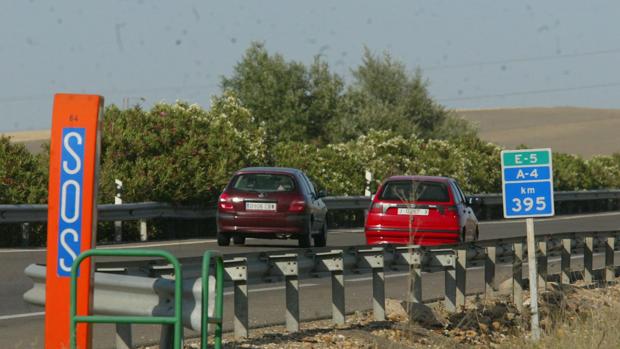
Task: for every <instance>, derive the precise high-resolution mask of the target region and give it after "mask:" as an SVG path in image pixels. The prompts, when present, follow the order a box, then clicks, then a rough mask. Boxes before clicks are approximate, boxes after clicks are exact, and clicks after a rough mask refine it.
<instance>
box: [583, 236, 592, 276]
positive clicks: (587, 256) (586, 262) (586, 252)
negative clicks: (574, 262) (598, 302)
mask: <svg viewBox="0 0 620 349" xmlns="http://www.w3.org/2000/svg"><path fill="white" fill-rule="evenodd" d="M593 254H594V237H593V236H592V233H588V234H587V235H586V237H585V243H584V244H583V267H584V270H585V274H584V281H585V282H586V285H590V284H592V282H593V281H594V256H593Z"/></svg>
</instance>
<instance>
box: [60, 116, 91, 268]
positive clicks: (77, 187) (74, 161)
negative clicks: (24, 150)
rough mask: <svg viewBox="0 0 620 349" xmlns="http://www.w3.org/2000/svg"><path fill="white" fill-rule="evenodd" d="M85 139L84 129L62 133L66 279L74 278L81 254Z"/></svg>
mask: <svg viewBox="0 0 620 349" xmlns="http://www.w3.org/2000/svg"><path fill="white" fill-rule="evenodd" d="M84 136H85V129H84V128H64V129H63V130H62V145H61V149H62V154H61V163H60V195H59V200H60V202H59V206H58V207H60V219H59V223H58V232H59V234H58V269H57V272H58V276H64V277H68V276H70V275H71V266H72V265H73V261H75V259H76V258H77V256H78V255H79V254H80V245H81V237H82V185H83V180H84V170H83V162H84Z"/></svg>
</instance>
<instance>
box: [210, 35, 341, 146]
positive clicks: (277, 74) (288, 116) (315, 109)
mask: <svg viewBox="0 0 620 349" xmlns="http://www.w3.org/2000/svg"><path fill="white" fill-rule="evenodd" d="M343 86H344V83H343V81H342V79H341V78H340V77H339V76H338V75H336V74H332V73H330V71H329V66H328V65H327V63H326V62H324V61H322V60H321V59H320V57H318V56H317V57H315V58H314V61H313V63H312V64H311V65H310V67H309V68H308V67H306V66H305V65H304V64H302V63H300V62H295V61H286V60H285V59H284V57H282V55H280V54H274V55H270V54H269V53H268V52H267V50H266V49H265V46H264V44H261V43H252V45H251V46H250V47H249V48H248V49H247V50H246V52H245V55H244V56H243V58H242V60H241V61H240V62H239V63H237V65H236V66H235V68H234V73H233V75H232V76H231V77H230V78H226V77H225V78H223V79H222V89H223V90H224V91H232V92H233V93H234V94H235V95H236V96H238V98H239V99H240V100H241V102H242V104H243V106H244V107H246V108H248V109H249V110H250V111H251V113H252V115H253V116H254V117H255V118H256V120H257V121H258V122H260V123H264V124H265V128H266V130H267V132H268V139H269V141H270V143H275V142H278V141H291V140H292V141H312V142H315V143H321V142H324V140H325V139H326V138H327V131H328V130H327V129H326V126H327V123H328V122H329V121H330V120H331V119H333V118H334V117H335V116H336V115H337V113H338V111H339V103H340V99H341V95H342V91H343Z"/></svg>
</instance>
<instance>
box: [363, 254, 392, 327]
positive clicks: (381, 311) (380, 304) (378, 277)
mask: <svg viewBox="0 0 620 349" xmlns="http://www.w3.org/2000/svg"><path fill="white" fill-rule="evenodd" d="M357 256H358V263H357V266H358V267H360V266H361V265H363V266H367V267H370V268H371V270H372V312H373V315H374V319H375V321H384V320H385V275H384V270H383V269H384V259H383V248H381V247H375V248H371V249H367V250H358V251H357Z"/></svg>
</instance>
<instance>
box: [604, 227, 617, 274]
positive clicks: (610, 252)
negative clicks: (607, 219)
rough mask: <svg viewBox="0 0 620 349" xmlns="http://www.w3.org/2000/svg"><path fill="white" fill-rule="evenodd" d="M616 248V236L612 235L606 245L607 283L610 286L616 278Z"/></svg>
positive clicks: (608, 237)
mask: <svg viewBox="0 0 620 349" xmlns="http://www.w3.org/2000/svg"><path fill="white" fill-rule="evenodd" d="M615 247H616V234H615V233H613V234H610V235H608V236H607V243H606V244H605V274H604V275H605V283H607V284H609V283H610V282H612V281H614V279H615V278H616V267H615V264H614V257H615V253H614V249H615Z"/></svg>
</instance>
